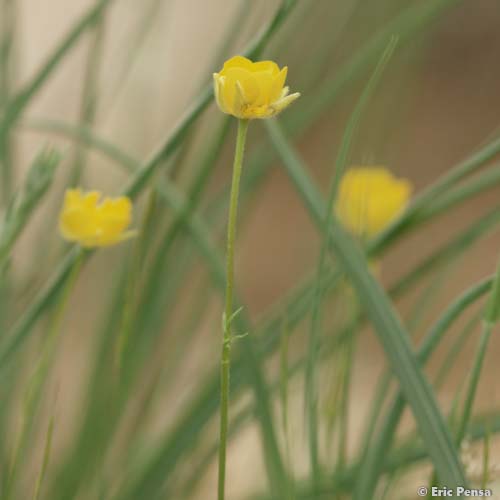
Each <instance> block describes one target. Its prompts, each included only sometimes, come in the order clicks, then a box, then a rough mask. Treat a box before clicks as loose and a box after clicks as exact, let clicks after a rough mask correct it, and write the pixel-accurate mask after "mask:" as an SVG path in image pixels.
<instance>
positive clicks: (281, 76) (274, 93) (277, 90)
mask: <svg viewBox="0 0 500 500" xmlns="http://www.w3.org/2000/svg"><path fill="white" fill-rule="evenodd" d="M287 73H288V67H287V66H285V67H284V68H283V69H282V70H281V71H280V72H279V73H278V74H277V75H276V76H275V77H274V80H273V86H272V90H271V99H270V102H273V101H277V100H278V99H279V98H281V97H284V96H283V95H282V92H283V88H284V86H285V81H286V75H287ZM287 93H288V91H287Z"/></svg>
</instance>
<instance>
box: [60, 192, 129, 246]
mask: <svg viewBox="0 0 500 500" xmlns="http://www.w3.org/2000/svg"><path fill="white" fill-rule="evenodd" d="M101 196H102V195H101V193H99V192H98V191H90V192H88V193H82V191H81V190H80V189H68V190H67V191H66V195H65V197H64V205H63V207H62V209H61V212H60V215H59V230H60V232H61V235H62V237H63V238H64V239H66V240H68V241H72V242H76V243H78V244H79V245H81V246H82V247H86V248H93V247H107V246H111V245H115V244H116V243H120V242H121V241H123V240H125V239H127V238H130V237H131V236H133V235H134V232H133V231H126V229H127V227H128V226H129V225H130V221H131V217H132V203H131V201H130V200H129V199H128V198H127V197H125V196H120V197H119V198H104V200H102V201H100V199H101Z"/></svg>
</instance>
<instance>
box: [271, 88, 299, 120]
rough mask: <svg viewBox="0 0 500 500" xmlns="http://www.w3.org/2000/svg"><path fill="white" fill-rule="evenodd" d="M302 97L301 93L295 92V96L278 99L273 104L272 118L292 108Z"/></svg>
mask: <svg viewBox="0 0 500 500" xmlns="http://www.w3.org/2000/svg"><path fill="white" fill-rule="evenodd" d="M299 97H300V92H295V93H294V94H290V95H287V96H285V97H282V98H281V99H278V100H277V101H275V102H273V103H272V104H271V106H270V107H271V108H272V111H273V112H272V116H276V115H277V114H278V113H281V112H282V111H283V110H284V109H285V108H287V107H288V106H290V104H292V102H293V101H295V100H297V99H298V98H299Z"/></svg>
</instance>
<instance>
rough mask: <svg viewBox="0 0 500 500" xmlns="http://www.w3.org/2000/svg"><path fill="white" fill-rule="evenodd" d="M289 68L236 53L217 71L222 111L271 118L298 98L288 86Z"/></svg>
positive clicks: (237, 114)
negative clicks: (286, 84)
mask: <svg viewBox="0 0 500 500" xmlns="http://www.w3.org/2000/svg"><path fill="white" fill-rule="evenodd" d="M287 71H288V68H287V67H286V66H285V67H284V68H283V69H281V70H280V69H279V67H278V65H277V64H276V63H275V62H273V61H260V62H252V61H250V60H249V59H247V58H246V57H242V56H234V57H232V58H231V59H229V60H228V61H226V62H225V63H224V67H223V68H222V70H221V71H220V72H219V73H214V90H215V99H216V101H217V104H218V106H219V108H220V109H221V111H222V112H224V113H226V114H228V115H233V116H236V118H242V119H253V118H270V117H272V116H276V115H277V114H278V113H279V112H280V111H283V109H285V108H286V107H287V106H288V105H289V104H291V103H292V102H293V101H295V99H297V98H298V97H299V96H300V94H299V93H298V92H296V93H294V94H289V93H288V92H289V88H288V87H285V80H286V74H287Z"/></svg>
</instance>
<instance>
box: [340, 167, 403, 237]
mask: <svg viewBox="0 0 500 500" xmlns="http://www.w3.org/2000/svg"><path fill="white" fill-rule="evenodd" d="M410 195H411V184H410V182H409V181H407V180H406V179H397V178H396V177H394V176H393V175H392V174H391V172H389V170H387V169H386V168H384V167H356V168H352V169H350V170H348V171H347V172H346V173H345V175H344V176H343V178H342V180H341V182H340V186H339V193H338V198H337V204H336V212H337V215H338V217H339V219H340V220H341V222H342V223H343V225H344V226H345V227H346V228H347V229H348V230H349V231H351V232H352V233H353V234H355V235H356V236H360V237H368V238H370V237H372V236H374V235H376V234H377V233H379V232H380V231H382V230H383V229H384V228H385V227H386V226H387V225H388V224H389V223H390V222H392V221H393V220H394V219H395V218H396V217H397V215H398V214H399V213H401V212H402V211H403V210H404V209H405V208H406V206H407V204H408V201H409V199H410Z"/></svg>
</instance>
